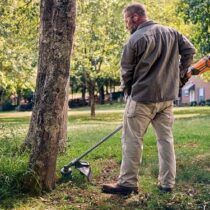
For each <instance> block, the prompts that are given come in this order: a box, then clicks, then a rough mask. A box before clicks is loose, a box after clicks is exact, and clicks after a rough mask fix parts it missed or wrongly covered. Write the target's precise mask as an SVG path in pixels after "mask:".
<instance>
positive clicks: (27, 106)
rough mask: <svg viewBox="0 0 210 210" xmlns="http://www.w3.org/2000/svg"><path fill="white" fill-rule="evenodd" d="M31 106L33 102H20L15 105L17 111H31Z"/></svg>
mask: <svg viewBox="0 0 210 210" xmlns="http://www.w3.org/2000/svg"><path fill="white" fill-rule="evenodd" d="M32 108H33V103H32V102H30V103H27V104H21V105H19V106H18V107H17V110H18V111H31V110H32Z"/></svg>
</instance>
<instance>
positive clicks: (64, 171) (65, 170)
mask: <svg viewBox="0 0 210 210" xmlns="http://www.w3.org/2000/svg"><path fill="white" fill-rule="evenodd" d="M61 174H62V176H63V177H65V178H70V179H71V178H72V170H71V168H70V167H68V166H64V167H63V168H62V169H61Z"/></svg>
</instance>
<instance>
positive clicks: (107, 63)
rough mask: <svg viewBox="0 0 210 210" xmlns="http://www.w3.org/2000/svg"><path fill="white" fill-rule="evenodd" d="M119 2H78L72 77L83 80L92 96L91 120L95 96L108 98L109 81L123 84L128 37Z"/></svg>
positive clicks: (93, 113)
mask: <svg viewBox="0 0 210 210" xmlns="http://www.w3.org/2000/svg"><path fill="white" fill-rule="evenodd" d="M124 4H125V2H123V1H119V0H113V1H106V0H96V1H91V0H80V1H78V17H77V22H78V26H77V31H76V40H75V49H74V54H73V71H72V73H71V74H72V75H77V77H78V78H79V77H80V78H81V79H82V80H83V84H86V86H83V96H84V90H85V89H87V90H88V92H89V99H90V105H91V116H95V93H96V91H99V92H100V93H101V98H103V95H104V93H103V92H104V85H105V82H106V81H107V80H109V79H111V78H112V80H113V79H118V80H119V65H118V63H119V58H120V53H121V48H122V43H123V40H124V37H125V31H124V26H123V22H122V15H121V11H122V8H123V5H124Z"/></svg>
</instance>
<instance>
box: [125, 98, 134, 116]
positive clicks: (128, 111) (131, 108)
mask: <svg viewBox="0 0 210 210" xmlns="http://www.w3.org/2000/svg"><path fill="white" fill-rule="evenodd" d="M136 104H137V103H136V101H134V100H132V99H131V98H129V99H128V102H127V106H126V114H127V117H135V116H136Z"/></svg>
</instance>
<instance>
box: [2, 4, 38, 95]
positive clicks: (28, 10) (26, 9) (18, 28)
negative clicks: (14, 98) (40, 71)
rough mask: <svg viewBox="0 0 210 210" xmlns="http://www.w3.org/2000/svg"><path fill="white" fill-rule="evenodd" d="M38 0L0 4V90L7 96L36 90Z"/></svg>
mask: <svg viewBox="0 0 210 210" xmlns="http://www.w3.org/2000/svg"><path fill="white" fill-rule="evenodd" d="M38 5H39V1H38V0H30V1H29V0H19V1H17V0H3V1H1V2H0V20H1V21H0V31H1V32H0V72H1V73H0V87H1V88H2V89H4V90H6V92H7V93H9V94H11V93H15V92H17V91H21V90H22V89H26V88H30V89H33V88H34V76H35V69H34V68H35V66H36V63H37V45H38V16H39V7H38Z"/></svg>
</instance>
